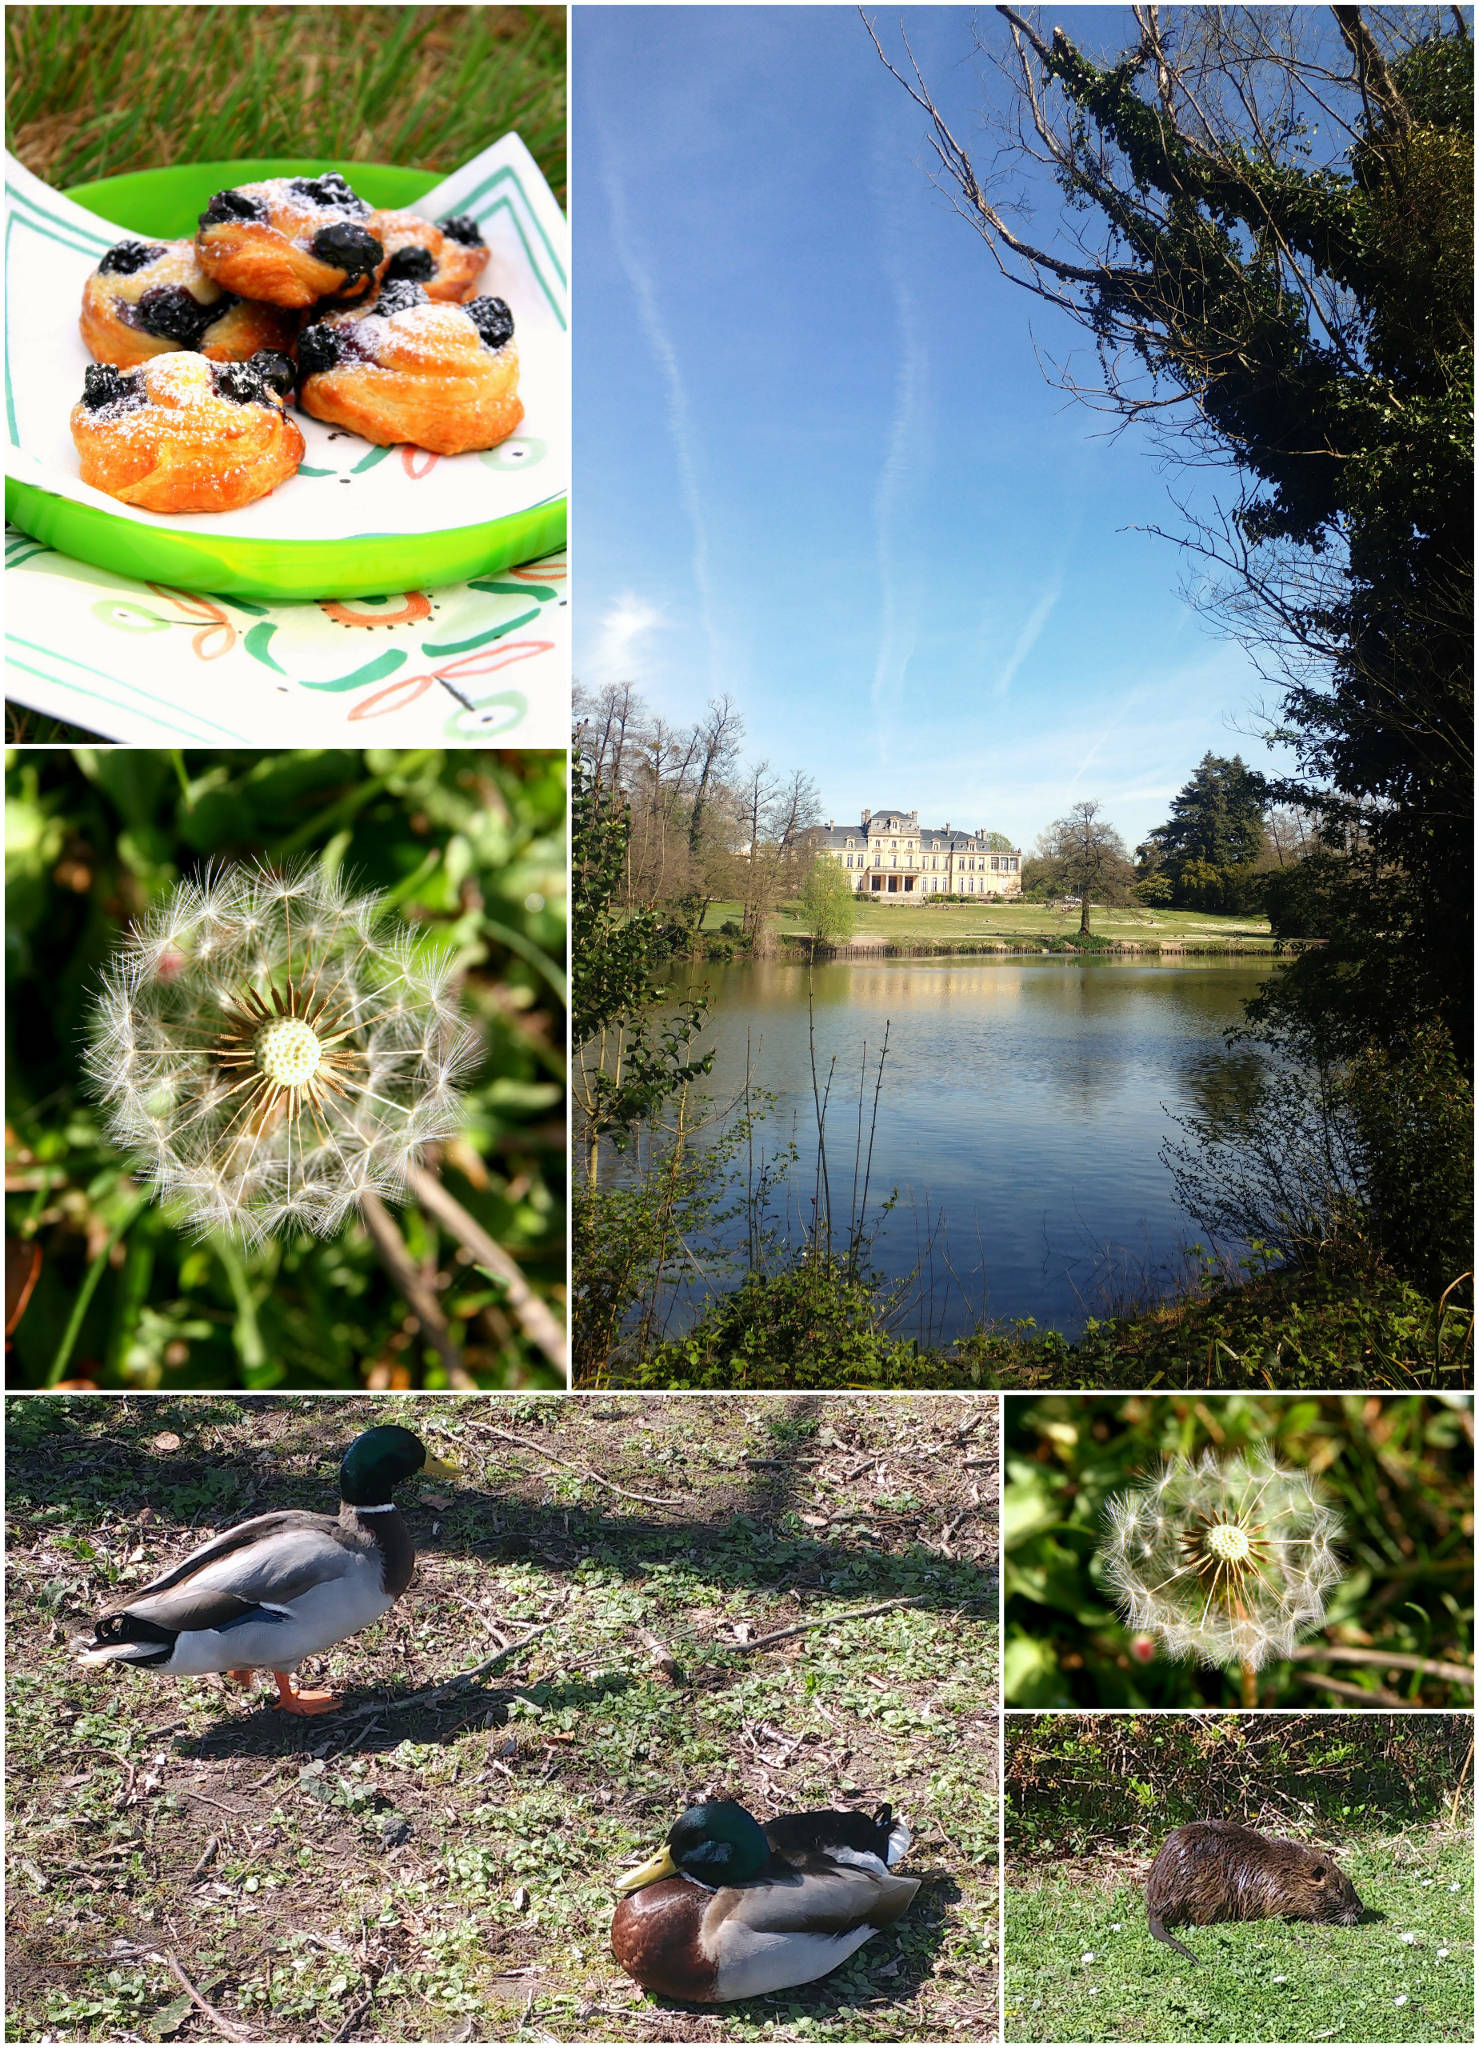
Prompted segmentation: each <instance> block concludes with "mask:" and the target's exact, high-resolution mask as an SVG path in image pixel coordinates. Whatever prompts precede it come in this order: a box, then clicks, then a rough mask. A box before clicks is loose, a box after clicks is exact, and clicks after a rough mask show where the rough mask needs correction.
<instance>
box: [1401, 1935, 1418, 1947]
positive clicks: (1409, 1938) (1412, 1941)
mask: <svg viewBox="0 0 1479 2048" xmlns="http://www.w3.org/2000/svg"><path fill="white" fill-rule="evenodd" d="M1401 1939H1402V1940H1403V1941H1404V1942H1406V1944H1407V1946H1408V1947H1409V1948H1415V1947H1416V1946H1417V1936H1416V1935H1415V1934H1404V1935H1402V1936H1401Z"/></svg>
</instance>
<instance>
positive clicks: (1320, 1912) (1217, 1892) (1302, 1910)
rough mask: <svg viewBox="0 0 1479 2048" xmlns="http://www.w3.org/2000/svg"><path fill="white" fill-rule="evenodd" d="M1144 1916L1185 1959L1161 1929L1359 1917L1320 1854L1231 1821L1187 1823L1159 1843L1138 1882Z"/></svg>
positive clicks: (1351, 1890)
mask: <svg viewBox="0 0 1479 2048" xmlns="http://www.w3.org/2000/svg"><path fill="white" fill-rule="evenodd" d="M1145 1911H1146V1917H1147V1918H1148V1919H1149V1921H1150V1931H1151V1933H1152V1934H1153V1935H1154V1936H1155V1938H1156V1940H1157V1941H1163V1942H1165V1943H1166V1945H1167V1946H1168V1947H1169V1948H1179V1949H1180V1951H1181V1953H1182V1954H1183V1955H1184V1956H1191V1960H1192V1961H1193V1962H1196V1961H1197V1960H1198V1958H1197V1957H1196V1956H1194V1955H1192V1953H1191V1950H1190V1949H1189V1948H1188V1947H1187V1946H1186V1944H1185V1942H1181V1941H1177V1939H1176V1937H1175V1936H1174V1935H1172V1934H1167V1932H1166V1924H1167V1922H1168V1921H1169V1922H1170V1923H1171V1924H1172V1925H1173V1926H1174V1925H1176V1924H1177V1923H1178V1922H1179V1923H1183V1924H1189V1925H1191V1926H1193V1927H1206V1926H1210V1925H1211V1923H1212V1922H1213V1921H1215V1920H1277V1919H1282V1920H1334V1921H1338V1922H1339V1923H1340V1924H1341V1925H1342V1926H1345V1927H1354V1926H1355V1924H1356V1922H1357V1921H1358V1920H1359V1919H1360V1917H1361V1912H1362V1907H1361V1901H1360V1899H1359V1898H1357V1896H1356V1888H1355V1886H1354V1885H1353V1884H1352V1883H1351V1881H1350V1879H1349V1878H1348V1877H1347V1876H1346V1875H1345V1874H1344V1872H1343V1871H1340V1870H1337V1868H1336V1866H1335V1863H1334V1861H1333V1859H1332V1858H1331V1857H1330V1856H1328V1855H1327V1854H1326V1853H1325V1852H1324V1850H1320V1849H1307V1848H1305V1846H1304V1844H1303V1843H1302V1842H1286V1841H1284V1840H1283V1839H1282V1837H1280V1836H1278V1835H1260V1834H1258V1833H1257V1832H1256V1831H1255V1830H1254V1829H1253V1828H1244V1827H1239V1826H1237V1825H1236V1823H1234V1822H1232V1821H1225V1820H1194V1821H1192V1822H1191V1823H1190V1824H1189V1825H1188V1826H1187V1827H1184V1828H1177V1830H1176V1832H1175V1833H1174V1834H1171V1835H1167V1837H1166V1839H1165V1841H1164V1842H1163V1843H1162V1844H1161V1853H1160V1854H1159V1856H1157V1857H1156V1859H1155V1862H1154V1863H1152V1864H1151V1866H1150V1874H1149V1876H1148V1877H1147V1878H1146V1880H1145Z"/></svg>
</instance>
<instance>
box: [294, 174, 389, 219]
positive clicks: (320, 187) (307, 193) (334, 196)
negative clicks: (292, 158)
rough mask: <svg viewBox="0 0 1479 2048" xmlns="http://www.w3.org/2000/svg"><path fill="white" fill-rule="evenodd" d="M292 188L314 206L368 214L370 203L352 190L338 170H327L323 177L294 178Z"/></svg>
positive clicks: (339, 211)
mask: <svg viewBox="0 0 1479 2048" xmlns="http://www.w3.org/2000/svg"><path fill="white" fill-rule="evenodd" d="M290 189H291V190H292V191H294V192H296V193H297V194H298V197H299V198H300V199H307V200H310V201H311V202H312V204H313V205H314V206H331V207H333V209H334V211H335V212H336V213H354V214H366V213H368V212H369V210H370V208H369V204H368V202H367V201H365V200H363V199H361V198H360V196H359V194H358V193H357V192H353V191H351V190H350V188H349V186H348V185H347V184H346V183H345V182H344V179H343V178H342V177H341V175H340V174H339V172H338V171H325V172H324V174H323V176H322V177H321V178H293V179H291V180H290Z"/></svg>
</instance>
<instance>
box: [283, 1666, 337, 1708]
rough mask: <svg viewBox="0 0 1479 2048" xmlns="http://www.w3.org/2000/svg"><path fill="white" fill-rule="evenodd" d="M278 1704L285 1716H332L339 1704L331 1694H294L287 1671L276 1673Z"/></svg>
mask: <svg viewBox="0 0 1479 2048" xmlns="http://www.w3.org/2000/svg"><path fill="white" fill-rule="evenodd" d="M272 1675H273V1677H274V1678H275V1679H276V1680H277V1704H278V1705H279V1706H280V1707H281V1708H282V1710H283V1712H284V1713H285V1714H331V1713H332V1712H333V1710H334V1708H335V1707H337V1706H338V1704H339V1702H338V1700H337V1699H336V1698H335V1697H334V1695H333V1693H331V1692H294V1690H293V1681H292V1679H291V1678H290V1677H289V1675H288V1673H287V1672H286V1671H274V1672H273V1674H272Z"/></svg>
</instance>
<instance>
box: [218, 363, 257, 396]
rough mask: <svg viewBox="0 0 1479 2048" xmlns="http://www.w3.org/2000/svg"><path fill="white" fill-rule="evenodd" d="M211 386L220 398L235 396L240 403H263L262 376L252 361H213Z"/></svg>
mask: <svg viewBox="0 0 1479 2048" xmlns="http://www.w3.org/2000/svg"><path fill="white" fill-rule="evenodd" d="M211 386H212V389H213V390H214V391H215V393H216V396H217V397H218V398H234V399H235V400H236V403H237V404H238V405H253V404H256V405H260V404H261V403H262V378H261V374H260V372H259V371H258V370H257V369H256V367H255V366H254V365H253V364H251V363H212V364H211Z"/></svg>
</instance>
